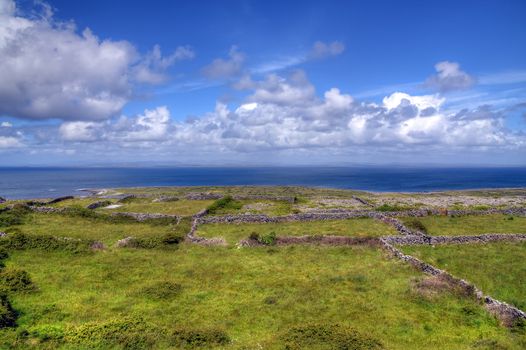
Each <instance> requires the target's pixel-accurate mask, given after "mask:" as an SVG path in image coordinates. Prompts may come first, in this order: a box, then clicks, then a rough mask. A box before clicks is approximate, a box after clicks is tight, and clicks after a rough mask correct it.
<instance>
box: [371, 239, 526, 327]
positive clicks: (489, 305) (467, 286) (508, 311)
mask: <svg viewBox="0 0 526 350" xmlns="http://www.w3.org/2000/svg"><path fill="white" fill-rule="evenodd" d="M380 242H381V244H382V246H383V248H384V249H385V250H386V251H387V252H389V253H390V254H391V255H392V256H394V257H397V258H398V259H401V260H402V261H405V262H407V263H409V264H411V265H412V266H414V267H415V268H416V269H418V270H420V271H422V272H424V273H426V274H429V275H433V276H441V277H443V278H445V279H446V280H447V281H448V282H450V283H451V284H453V285H456V286H458V287H460V288H462V290H464V291H466V292H467V294H468V295H470V296H472V297H474V298H475V299H476V300H478V301H479V302H481V303H482V304H483V306H484V308H485V309H486V310H488V312H490V313H491V314H492V315H494V316H495V317H497V318H498V319H499V320H500V321H501V322H502V323H503V324H505V325H507V326H512V325H514V324H516V322H517V321H519V320H522V321H526V313H525V312H524V311H522V310H520V309H518V308H516V307H515V306H513V305H510V304H508V303H505V302H503V301H500V300H497V299H493V298H492V297H490V296H487V295H484V293H483V292H482V291H481V290H480V289H479V288H477V286H475V285H474V284H472V283H470V282H468V281H466V280H463V279H460V278H457V277H455V276H453V275H451V274H450V273H449V272H447V271H445V270H441V269H439V268H436V267H434V266H432V265H430V264H428V263H425V262H423V261H421V260H420V259H417V258H415V257H413V256H411V255H406V254H404V253H403V252H401V251H400V250H398V249H397V248H395V247H394V246H393V245H392V244H391V243H390V242H389V241H388V240H387V239H385V238H382V239H380Z"/></svg>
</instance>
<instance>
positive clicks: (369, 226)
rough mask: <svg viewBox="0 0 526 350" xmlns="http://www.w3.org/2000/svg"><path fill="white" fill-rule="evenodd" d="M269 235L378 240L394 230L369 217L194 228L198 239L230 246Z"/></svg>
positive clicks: (214, 225) (212, 225) (213, 225)
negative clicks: (254, 236) (223, 241)
mask: <svg viewBox="0 0 526 350" xmlns="http://www.w3.org/2000/svg"><path fill="white" fill-rule="evenodd" d="M271 232H274V233H275V234H276V235H277V236H304V235H307V236H312V235H334V236H352V237H380V236H389V235H395V234H396V230H395V229H394V228H392V227H391V226H389V225H387V224H384V223H382V222H380V221H378V220H374V219H370V218H357V219H347V220H324V221H310V222H283V223H264V224H206V225H201V226H199V227H198V229H197V235H199V236H203V237H208V238H211V237H223V238H225V239H226V241H227V242H228V243H230V244H235V243H237V242H239V241H240V240H242V239H246V238H248V237H249V236H250V235H251V234H257V235H258V236H259V237H263V236H265V235H268V234H269V233H271Z"/></svg>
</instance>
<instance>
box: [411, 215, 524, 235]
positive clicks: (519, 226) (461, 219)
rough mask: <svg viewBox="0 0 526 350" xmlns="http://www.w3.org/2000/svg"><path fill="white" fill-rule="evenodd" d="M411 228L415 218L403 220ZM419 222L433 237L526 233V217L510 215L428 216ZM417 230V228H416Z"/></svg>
mask: <svg viewBox="0 0 526 350" xmlns="http://www.w3.org/2000/svg"><path fill="white" fill-rule="evenodd" d="M402 221H403V222H404V224H406V225H408V226H411V225H413V223H414V222H415V218H403V219H402ZM418 221H420V223H421V224H422V226H423V227H425V228H426V229H427V233H429V234H430V235H433V236H455V235H480V234H485V233H526V217H520V216H509V215H500V214H495V215H473V216H457V217H451V216H426V217H421V218H418ZM415 228H416V227H415Z"/></svg>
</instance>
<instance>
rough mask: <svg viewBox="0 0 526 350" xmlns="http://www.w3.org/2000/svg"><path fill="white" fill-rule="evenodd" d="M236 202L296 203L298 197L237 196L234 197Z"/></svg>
mask: <svg viewBox="0 0 526 350" xmlns="http://www.w3.org/2000/svg"><path fill="white" fill-rule="evenodd" d="M232 198H234V199H235V200H267V201H279V202H289V203H295V202H296V197H291V196H269V195H236V196H232Z"/></svg>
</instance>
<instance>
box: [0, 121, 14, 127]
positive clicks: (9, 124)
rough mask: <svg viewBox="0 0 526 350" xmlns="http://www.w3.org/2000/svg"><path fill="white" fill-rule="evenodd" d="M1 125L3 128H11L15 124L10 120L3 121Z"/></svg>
mask: <svg viewBox="0 0 526 350" xmlns="http://www.w3.org/2000/svg"><path fill="white" fill-rule="evenodd" d="M0 126H1V127H3V128H11V127H13V124H11V123H10V122H2V123H0Z"/></svg>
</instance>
